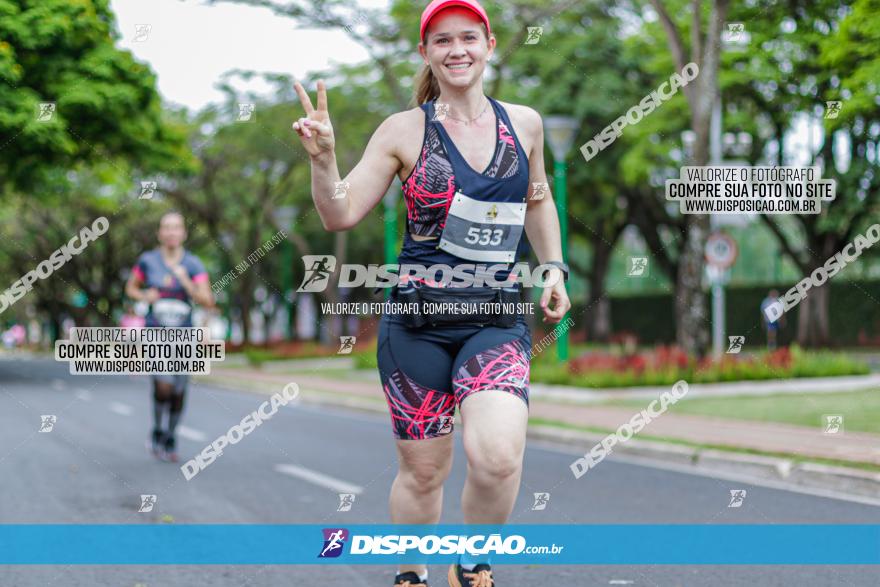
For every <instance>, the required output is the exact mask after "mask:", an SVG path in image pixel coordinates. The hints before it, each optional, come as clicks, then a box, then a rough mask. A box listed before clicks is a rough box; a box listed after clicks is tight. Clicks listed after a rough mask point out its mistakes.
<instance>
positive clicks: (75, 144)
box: [0, 0, 191, 198]
mask: <svg viewBox="0 0 880 587" xmlns="http://www.w3.org/2000/svg"><path fill="white" fill-rule="evenodd" d="M114 27H115V18H114V16H113V13H112V12H111V10H110V6H109V2H108V1H107V0H83V1H80V2H69V1H66V0H43V1H41V2H31V1H26V0H3V1H2V2H0V79H2V80H3V83H2V84H0V145H2V148H0V198H3V197H6V196H8V195H9V194H10V193H11V192H12V191H14V190H19V191H22V192H27V193H31V194H33V195H35V196H36V197H39V196H40V195H41V194H42V193H43V191H45V189H47V188H49V187H51V184H52V175H53V173H54V172H55V171H57V170H58V169H59V168H65V169H69V168H72V167H74V166H75V165H77V164H79V163H87V164H92V163H98V162H106V161H114V160H118V159H129V160H138V161H140V163H141V164H142V165H143V166H144V167H145V168H148V169H159V168H164V169H166V170H167V169H169V168H177V169H186V168H187V165H188V164H190V163H191V160H190V159H189V158H188V156H187V151H186V144H185V142H184V140H183V133H182V130H181V128H180V127H179V125H177V124H175V123H174V122H172V121H171V120H168V119H166V118H165V116H163V112H162V108H161V103H160V99H159V96H158V94H157V92H156V89H155V82H156V80H155V76H154V75H153V73H152V72H151V71H150V69H149V68H148V67H147V66H145V65H143V64H141V63H138V62H137V61H135V60H134V58H133V57H132V55H131V54H130V53H129V52H128V51H123V50H120V49H117V48H116V47H115V46H114V44H115V41H116V39H117V38H118V34H117V33H116V31H115V29H114Z"/></svg>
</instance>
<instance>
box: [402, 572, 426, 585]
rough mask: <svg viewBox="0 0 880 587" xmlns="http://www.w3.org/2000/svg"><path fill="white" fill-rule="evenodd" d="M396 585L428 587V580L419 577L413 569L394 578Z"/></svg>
mask: <svg viewBox="0 0 880 587" xmlns="http://www.w3.org/2000/svg"><path fill="white" fill-rule="evenodd" d="M394 587H428V582H427V581H422V580H421V579H419V576H418V575H416V574H415V573H413V572H412V571H407V572H406V573H401V574H399V575H397V577H395V578H394Z"/></svg>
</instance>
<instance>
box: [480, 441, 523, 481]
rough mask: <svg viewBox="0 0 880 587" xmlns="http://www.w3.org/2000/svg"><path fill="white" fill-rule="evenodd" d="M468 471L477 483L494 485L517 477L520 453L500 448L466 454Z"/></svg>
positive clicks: (519, 466)
mask: <svg viewBox="0 0 880 587" xmlns="http://www.w3.org/2000/svg"><path fill="white" fill-rule="evenodd" d="M468 469H469V471H470V473H471V474H472V475H473V476H474V479H475V480H476V481H477V482H478V483H479V482H484V483H486V484H489V485H494V484H497V483H499V482H502V481H505V480H507V479H510V478H511V477H515V476H516V475H519V473H520V470H521V469H522V452H520V451H516V450H513V449H512V448H505V447H501V446H497V447H491V448H486V449H484V450H480V451H473V452H470V453H468Z"/></svg>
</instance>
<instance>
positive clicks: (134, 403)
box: [0, 356, 880, 587]
mask: <svg viewBox="0 0 880 587" xmlns="http://www.w3.org/2000/svg"><path fill="white" fill-rule="evenodd" d="M275 391H281V390H280V389H278V390H269V393H273V392H275ZM377 392H378V390H377ZM264 399H265V398H263V397H260V396H258V395H255V394H252V393H246V392H235V391H228V390H221V389H217V388H212V387H209V386H205V385H199V384H194V385H193V386H192V387H191V389H190V393H189V396H188V399H187V406H186V411H185V413H184V417H183V420H182V426H183V428H182V429H181V430H180V438H179V443H180V447H179V448H180V453H181V457H182V459H183V460H185V459H187V458H189V457H191V456H193V455H194V454H196V453H197V452H199V451H200V450H201V449H202V448H203V447H204V446H205V445H206V444H207V443H209V442H210V441H211V440H213V439H214V438H216V437H218V436H220V435H221V434H224V433H225V432H226V431H227V430H228V429H229V427H230V426H232V425H233V424H235V423H238V422H240V421H241V419H242V418H243V417H244V416H245V415H246V414H248V413H250V412H251V411H253V410H254V409H255V408H256V407H257V406H258V405H259V404H260V403H261V402H262V401H264ZM44 414H52V415H55V416H56V418H57V420H56V422H55V424H54V427H53V429H52V431H51V432H48V433H39V432H38V430H39V428H40V425H41V415H44ZM151 419H152V414H151V404H150V395H149V392H148V381H147V378H145V377H128V376H115V377H89V376H71V375H69V374H68V370H67V365H66V364H56V363H54V362H53V361H51V360H45V359H34V358H27V357H20V356H19V357H13V358H10V357H9V356H6V357H0V523H4V524H22V523H29V524H33V523H55V524H86V523H88V524H131V523H145V524H161V523H174V524H190V523H212V524H221V523H231V524H246V523H254V524H328V525H344V524H371V523H376V524H386V523H389V517H388V505H387V501H388V492H389V488H390V486H391V482H392V481H393V479H394V475H395V473H396V459H395V452H394V444H393V439H392V436H391V432H390V428H389V423H388V419H387V418H386V417H377V416H373V415H369V414H362V413H355V412H348V411H344V410H337V409H327V408H317V407H311V406H308V405H304V404H297V405H295V406H289V407H286V408H284V409H282V410H281V411H280V412H279V413H278V414H276V415H275V416H274V417H273V418H272V419H271V420H269V421H267V422H265V423H264V424H263V425H262V426H260V427H259V428H257V429H256V430H255V431H254V432H253V433H252V434H250V435H249V436H247V437H245V438H244V439H243V440H242V441H241V442H239V443H238V444H236V445H235V446H232V447H229V448H228V449H227V450H226V451H225V452H224V454H223V455H222V456H221V457H220V458H218V459H217V460H216V461H215V462H214V463H213V464H212V465H211V466H210V467H208V468H207V469H205V470H204V471H202V472H200V473H199V474H198V475H197V476H196V477H195V478H193V479H192V480H190V481H188V482H187V481H186V480H185V479H184V478H183V476H182V474H181V473H180V470H179V468H178V467H177V466H175V465H171V464H167V463H162V462H158V461H156V460H155V459H153V457H152V456H151V455H150V454H149V453H148V452H147V451H146V449H145V446H144V443H145V440H146V438H147V436H148V433H149V430H150V427H151ZM575 456H578V455H577V451H575V450H569V449H566V448H565V447H554V446H550V445H538V444H537V443H530V445H529V448H528V450H527V453H526V459H525V469H524V474H523V484H522V487H521V491H520V495H519V497H518V500H517V503H516V507H515V509H514V512H513V514H512V516H511V519H510V522H511V523H525V524H655V523H656V524H665V523H674V524H740V523H751V524H799V523H804V524H877V523H880V507H874V506H871V505H866V504H861V503H853V502H849V501H846V500H842V499H829V498H824V497H817V496H812V495H805V494H801V493H795V492H791V491H784V490H779V489H770V488H765V487H760V486H756V485H750V484H747V483H744V482H736V481H729V480H721V479H716V478H712V477H706V476H698V475H692V474H685V473H682V472H677V471H671V470H666V469H664V468H662V467H653V466H645V465H636V464H632V463H626V462H620V461H616V460H615V459H614V458H613V457H612V458H609V459H606V461H604V462H603V463H602V464H601V465H599V466H598V467H597V469H596V470H594V471H591V472H590V474H588V475H586V476H584V477H583V478H581V479H579V480H575V479H574V478H573V477H572V475H571V473H570V471H569V469H568V465H569V463H571V461H572V460H573V457H575ZM465 471H466V469H465V459H464V453H463V452H462V450H461V445H460V438H459V445H458V447H457V452H456V455H455V464H454V468H453V471H452V474H451V476H450V479H449V480H448V481H447V485H446V491H445V494H444V514H443V519H442V520H441V521H442V522H443V523H451V524H454V523H461V522H462V521H463V520H462V518H461V513H460V508H459V506H458V501H459V495H460V491H461V487H462V486H463V482H464V476H465ZM340 484H347V485H351V486H357V487H359V488H361V493H360V494H359V495H358V496H357V498H356V501H355V503H354V505H353V507H352V509H351V511H348V512H337V511H336V510H337V506H338V502H339V498H338V493H340V489H341V488H342V487H344V485H340ZM732 489H745V490H746V491H747V494H746V499H745V501H744V502H743V504H742V506H741V507H738V508H729V507H728V505H729V503H730V491H731V490H732ZM544 491H549V492H550V502H549V505H548V506H547V508H546V509H545V510H541V511H533V510H532V505H533V503H534V499H533V495H532V494H533V493H535V492H544ZM142 494H155V495H156V496H157V502H156V505H155V506H154V508H153V511H152V512H149V513H139V512H138V508H139V506H140V505H141V499H140V495H142ZM279 547H280V548H283V545H279ZM608 547H609V548H624V549H625V548H626V545H625V544H617V545H615V544H609V545H608ZM393 572H394V570H393V569H390V568H388V567H382V566H373V565H362V566H343V565H333V566H317V565H315V566H262V565H248V566H216V565H214V566H170V565H169V566H81V565H75V566H60V565H59V566H23V565H22V566H7V567H0V587H7V586H15V587H18V586H22V587H24V586H38V585H39V586H43V587H50V586H59V587H61V586H64V587H74V586H89V587H91V586H105V585H106V586H127V587H157V586H174V587H176V586H178V585H179V586H187V587H201V586H215V585H216V586H232V587H239V586H240V587H249V586H253V587H256V586H267V587H268V586H272V587H277V586H283V585H291V586H300V585H303V586H313V585H314V586H318V585H320V586H321V587H337V586H339V587H342V586H373V585H375V586H383V585H391V581H392V579H393ZM430 573H431V574H430V577H429V582H430V584H431V585H432V586H433V587H437V586H441V587H442V586H444V585H446V580H445V568H444V567H440V566H431V567H430ZM878 576H880V573H878V570H877V569H876V567H867V566H814V565H809V566H807V565H805V566H647V565H641V566H542V567H538V566H531V567H525V566H508V565H504V566H497V567H496V581H497V584H498V586H499V587H507V586H511V587H519V586H523V587H524V586H527V585H528V586H532V585H578V586H580V585H648V586H679V585H680V586H692V585H693V586H709V585H711V586H718V587H721V586H734V585H758V586H764V585H767V586H776V585H797V586H819V585H822V586H824V585H832V584H833V585H840V586H862V585H866V586H867V585H876V584H877V583H878V580H877V577H878Z"/></svg>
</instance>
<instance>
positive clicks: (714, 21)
mask: <svg viewBox="0 0 880 587" xmlns="http://www.w3.org/2000/svg"><path fill="white" fill-rule="evenodd" d="M650 2H651V5H652V6H653V7H654V9H655V10H656V12H657V16H658V18H659V20H660V24H661V25H662V27H663V30H664V31H665V33H666V38H667V42H668V45H669V52H670V54H671V56H672V59H673V62H674V64H675V67H676V69H677V70H678V71H682V70H683V69H684V67H685V65H687V63H689V62H693V63H696V64H697V65H698V66H699V69H700V74H699V76H698V77H697V78H696V79H695V80H694V81H692V82H691V83H689V84H688V85H687V86H685V87H684V89H683V92H684V94H685V97H686V98H687V103H688V106H689V108H690V124H691V130H693V132H694V133H695V134H696V141H695V143H694V154H693V165H706V164H707V163H708V162H709V128H710V121H711V118H712V107H713V105H714V104H715V100H716V98H717V96H718V70H719V63H720V58H721V28H722V26H723V24H724V22H725V20H726V19H727V10H728V5H729V0H709V1H708V2H706V3H704V2H702V0H692V2H690V8H689V10H684V9H683V6H681V5H680V4H682V3H680V2H676V5H675V9H676V10H675V11H674V14H676V15H679V14H682V15H686V16H688V17H689V19H690V25H689V27H690V29H689V32H690V46H689V47H688V46H687V45H686V44H685V42H684V40H683V39H682V31H683V30H686V26H687V25H684V24H682V23H678V22H676V21H675V20H673V18H672V17H671V16H670V13H669V10H668V9H667V3H665V2H663V0H650ZM706 5H708V11H709V15H708V22H707V23H706V25H705V32H704V29H703V27H704V25H703V19H704V12H705V11H706ZM688 12H689V13H690V14H687V13H688ZM681 20H683V19H681ZM708 232H709V217H708V216H707V215H704V214H690V215H688V217H687V218H686V220H685V221H684V234H683V235H682V248H681V253H680V255H679V262H678V274H677V276H676V287H675V319H676V320H675V322H676V339H677V341H678V344H679V345H680V346H681V347H682V348H683V349H685V350H686V351H688V352H690V353H694V354H696V355H698V356H703V355H705V353H706V350H707V348H708V343H709V332H708V328H707V327H706V326H707V319H708V311H707V303H706V296H705V295H704V293H703V289H702V278H703V267H704V260H703V255H704V249H705V246H706V238H707V237H708Z"/></svg>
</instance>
